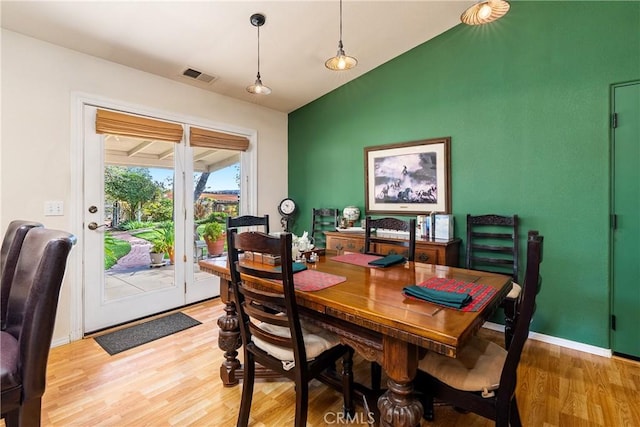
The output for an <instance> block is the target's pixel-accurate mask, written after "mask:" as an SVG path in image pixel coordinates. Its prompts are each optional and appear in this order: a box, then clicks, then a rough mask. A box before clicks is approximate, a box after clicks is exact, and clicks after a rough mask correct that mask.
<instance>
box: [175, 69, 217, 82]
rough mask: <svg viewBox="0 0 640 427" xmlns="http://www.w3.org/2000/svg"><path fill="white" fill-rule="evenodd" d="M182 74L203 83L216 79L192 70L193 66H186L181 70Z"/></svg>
mask: <svg viewBox="0 0 640 427" xmlns="http://www.w3.org/2000/svg"><path fill="white" fill-rule="evenodd" d="M182 75H183V76H185V77H187V78H190V79H193V80H196V81H199V82H201V83H205V84H209V83H211V82H213V81H214V80H215V79H216V78H215V76H212V75H210V74H206V73H203V72H202V71H198V70H194V69H193V68H187V69H186V70H184V71H183V72H182Z"/></svg>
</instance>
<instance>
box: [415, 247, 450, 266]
mask: <svg viewBox="0 0 640 427" xmlns="http://www.w3.org/2000/svg"><path fill="white" fill-rule="evenodd" d="M440 252H443V251H440V250H438V249H431V248H424V249H423V248H420V249H418V248H416V259H415V261H416V262H423V263H426V264H440V265H445V262H444V255H443V256H438V255H439V254H440Z"/></svg>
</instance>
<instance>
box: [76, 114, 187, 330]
mask: <svg viewBox="0 0 640 427" xmlns="http://www.w3.org/2000/svg"><path fill="white" fill-rule="evenodd" d="M96 111H97V108H96V107H94V106H88V105H86V106H85V107H84V124H83V125H84V206H83V210H84V216H83V219H84V236H83V238H84V242H85V244H84V253H83V258H84V272H83V280H84V283H83V289H84V332H85V333H88V332H92V331H96V330H99V329H102V328H106V327H109V326H112V325H117V324H121V323H124V322H128V321H131V320H133V319H138V318H141V317H144V316H148V315H151V314H155V313H159V312H162V311H165V310H168V309H172V308H175V307H179V306H182V305H184V304H185V283H186V280H185V262H183V260H185V259H186V255H185V244H186V240H188V239H187V238H185V237H184V233H183V232H180V231H179V230H184V229H185V207H184V195H183V193H184V191H183V190H184V188H185V185H184V175H185V174H184V173H183V169H184V164H185V160H184V154H183V153H184V150H181V149H180V148H181V147H183V146H184V144H183V143H179V144H176V143H173V142H164V143H162V144H160V145H159V146H156V147H155V148H156V150H157V151H158V153H159V154H157V155H154V156H152V155H149V156H147V157H146V160H147V161H149V162H153V163H149V165H150V166H152V165H157V162H159V161H162V162H163V163H162V164H163V165H164V166H168V167H165V169H166V170H169V171H173V173H172V174H171V175H172V182H173V189H172V199H173V205H172V208H171V210H172V215H173V217H174V227H173V229H174V231H173V233H174V234H173V240H174V256H175V259H176V260H177V261H178V262H175V263H174V264H170V263H169V261H168V260H165V261H163V262H162V265H156V267H157V268H152V267H151V262H150V255H149V252H150V244H149V242H148V241H147V240H145V239H143V238H140V237H139V235H137V234H134V233H130V232H121V231H120V230H115V229H112V228H111V227H110V225H112V222H113V221H115V220H116V218H114V217H113V215H114V212H115V211H113V210H111V208H112V206H109V205H110V204H109V203H106V202H105V168H106V167H107V166H108V165H110V166H131V165H130V164H127V162H128V161H129V160H127V157H131V155H132V154H133V153H134V152H135V151H136V150H140V149H141V147H143V146H144V145H145V144H147V143H148V142H144V141H140V142H139V144H138V145H136V147H135V148H132V149H130V150H128V152H127V153H128V156H127V155H114V154H113V151H115V150H106V149H105V148H106V143H105V140H106V139H107V137H108V136H105V135H99V134H97V133H96V129H95V121H96ZM111 137H112V138H113V139H115V142H116V143H117V142H118V137H117V136H111ZM168 159H171V160H168ZM107 236H108V241H107V244H106V245H105V238H106V237H107ZM176 237H177V238H176ZM114 241H115V243H114ZM191 241H192V240H191ZM122 242H125V243H122ZM127 244H128V245H130V251H129V252H128V253H127V256H129V255H131V256H130V257H128V259H129V260H130V261H128V262H127V263H122V265H114V266H111V265H107V264H106V263H107V259H108V258H109V257H108V256H107V255H109V254H110V253H111V252H114V251H117V250H118V249H115V250H114V249H113V248H118V247H126V246H127ZM105 248H106V250H105ZM123 259H125V257H122V258H120V259H119V260H118V263H120V262H121V261H122V260H123ZM189 259H190V258H189ZM107 267H108V268H107Z"/></svg>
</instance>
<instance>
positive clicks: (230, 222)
mask: <svg viewBox="0 0 640 427" xmlns="http://www.w3.org/2000/svg"><path fill="white" fill-rule="evenodd" d="M226 226H227V229H229V228H239V227H256V226H263V227H264V232H265V233H266V234H269V215H264V216H255V215H242V216H236V217H229V216H228V217H227V219H226Z"/></svg>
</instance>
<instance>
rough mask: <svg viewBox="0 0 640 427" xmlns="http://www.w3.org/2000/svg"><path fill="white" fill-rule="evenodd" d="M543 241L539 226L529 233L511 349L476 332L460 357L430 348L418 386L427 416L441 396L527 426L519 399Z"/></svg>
mask: <svg viewBox="0 0 640 427" xmlns="http://www.w3.org/2000/svg"><path fill="white" fill-rule="evenodd" d="M542 243H543V237H542V236H540V235H539V234H538V232H537V231H532V232H530V233H529V238H528V241H527V267H526V272H525V279H524V287H523V289H524V291H523V294H522V300H521V303H520V305H519V310H520V312H519V314H518V316H517V319H516V323H515V329H514V333H513V340H512V341H511V345H510V346H509V349H508V350H505V349H504V348H502V347H501V346H500V345H498V344H496V343H494V342H491V341H489V340H485V339H482V338H480V337H477V336H474V337H472V338H471V339H470V340H469V342H468V343H467V344H466V345H465V346H464V347H463V348H462V350H461V351H460V353H459V354H458V357H457V358H455V359H454V358H452V357H447V356H443V355H440V354H436V353H434V352H428V353H427V355H426V357H425V358H423V359H422V360H421V361H420V362H419V365H418V374H417V376H416V380H415V381H414V385H415V389H416V391H418V392H420V393H422V400H423V406H424V409H425V411H424V418H425V419H427V420H433V417H434V412H433V401H434V398H437V399H438V400H442V401H444V402H447V403H450V404H452V405H454V406H455V407H457V408H461V409H463V410H466V411H470V412H474V413H476V414H478V415H480V416H482V417H485V418H488V419H491V420H494V421H495V423H496V426H497V427H507V426H509V425H511V426H513V427H519V426H521V425H522V423H521V421H520V414H519V411H518V403H517V401H516V385H517V370H518V364H519V363H520V358H521V355H522V349H523V347H524V344H525V342H526V341H527V337H528V335H529V324H530V323H531V319H532V317H533V313H534V311H535V307H536V295H537V293H538V292H539V290H540V286H541V277H540V263H541V262H542Z"/></svg>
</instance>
